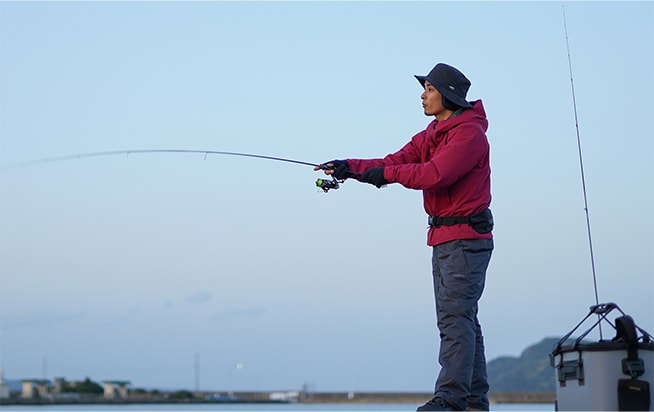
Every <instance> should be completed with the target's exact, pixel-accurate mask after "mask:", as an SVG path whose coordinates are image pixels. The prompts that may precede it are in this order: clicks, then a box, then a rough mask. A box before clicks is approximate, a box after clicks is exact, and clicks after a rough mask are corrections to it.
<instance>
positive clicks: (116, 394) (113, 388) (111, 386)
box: [103, 381, 131, 399]
mask: <svg viewBox="0 0 654 412" xmlns="http://www.w3.org/2000/svg"><path fill="white" fill-rule="evenodd" d="M103 383H104V397H105V398H107V399H127V395H128V391H127V386H129V385H130V383H131V382H130V381H104V382H103Z"/></svg>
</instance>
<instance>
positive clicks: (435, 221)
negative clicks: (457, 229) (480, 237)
mask: <svg viewBox="0 0 654 412" xmlns="http://www.w3.org/2000/svg"><path fill="white" fill-rule="evenodd" d="M427 222H428V223H429V226H434V227H441V226H454V225H469V224H470V216H429V219H427Z"/></svg>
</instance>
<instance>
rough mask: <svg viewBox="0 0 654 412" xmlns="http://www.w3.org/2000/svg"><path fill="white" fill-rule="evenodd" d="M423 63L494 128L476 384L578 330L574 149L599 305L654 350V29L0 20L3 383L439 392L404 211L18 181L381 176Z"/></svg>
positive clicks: (154, 11) (211, 17)
mask: <svg viewBox="0 0 654 412" xmlns="http://www.w3.org/2000/svg"><path fill="white" fill-rule="evenodd" d="M563 12H565V19H566V22H567V30H568V40H569V48H570V57H571V62H572V73H573V75H572V80H573V83H574V90H575V101H576V109H577V119H578V123H576V121H575V112H574V107H573V99H572V88H571V76H570V72H569V66H568V53H567V48H566V35H565V30H564V20H563ZM438 62H445V63H449V64H451V65H454V66H455V67H457V68H459V69H460V70H461V71H463V72H464V73H465V74H466V75H467V77H468V78H469V79H470V80H471V81H472V87H471V88H470V91H469V93H468V99H469V100H476V99H482V101H483V102H484V105H485V108H486V111H487V114H488V119H489V129H488V139H489V141H490V144H491V167H492V195H493V202H492V205H491V208H492V210H493V213H494V216H495V222H496V225H495V231H494V236H495V251H494V254H493V258H492V260H491V264H490V267H489V269H488V273H487V282H486V289H485V291H484V295H483V297H482V299H481V301H480V314H479V317H480V321H481V324H482V328H483V330H484V336H485V342H486V355H487V359H488V360H489V361H490V360H492V359H495V358H497V357H500V356H519V355H520V353H521V352H522V350H523V349H525V348H526V347H528V346H529V345H532V344H535V343H538V342H540V341H541V340H542V339H544V338H546V337H554V336H562V335H564V334H565V333H567V332H568V331H570V330H571V329H572V328H573V327H574V326H575V325H576V324H577V323H578V322H579V321H580V320H581V319H582V318H583V317H584V316H586V314H588V312H589V308H590V306H591V305H594V304H595V303H596V299H595V292H594V287H593V272H592V265H591V259H590V248H589V239H588V234H587V226H586V213H585V209H584V208H585V206H584V196H583V190H582V179H581V169H580V159H579V152H578V146H577V135H576V131H577V128H576V124H578V130H579V136H580V141H581V147H582V154H583V165H584V173H585V183H586V193H587V202H588V216H589V221H590V227H591V234H592V244H593V253H594V264H595V273H596V279H597V292H598V300H599V302H601V303H604V302H615V303H617V304H618V305H619V307H620V308H621V309H622V310H623V311H625V312H626V313H627V314H629V315H631V316H632V317H633V318H634V320H635V321H636V323H637V324H638V325H639V326H641V327H642V328H644V329H645V330H647V331H649V332H650V333H654V296H653V295H654V292H653V291H654V263H653V260H652V256H653V254H654V253H653V252H654V237H653V236H652V233H653V232H654V220H653V219H651V218H650V217H649V216H650V215H651V212H650V211H649V207H651V205H652V204H654V190H653V189H654V186H653V185H652V177H653V173H652V164H653V163H654V162H653V161H654V139H653V137H654V123H652V113H654V103H653V101H654V100H653V99H652V95H653V94H654V79H653V78H654V77H653V76H652V73H654V3H653V2H490V1H489V2H426V1H425V2H340V1H339V2H336V1H335V2H209V1H206V2H185V3H182V2H20V3H19V2H0V151H1V154H0V162H1V164H2V172H1V173H0V184H1V191H0V196H1V198H0V206H1V209H0V212H1V214H0V225H1V226H0V228H1V231H0V233H1V234H0V367H2V370H3V372H4V375H5V378H7V379H26V378H42V377H45V378H48V379H52V378H54V377H60V376H61V377H65V378H66V379H68V380H81V379H84V378H85V377H87V376H88V377H91V378H92V379H94V380H96V381H103V380H129V381H131V383H132V387H137V388H160V389H182V388H185V389H201V390H216V391H220V390H222V391H225V390H297V389H300V388H302V387H303V386H304V385H307V387H308V388H310V389H312V390H317V391H350V390H352V391H416V392H419V391H430V390H432V389H433V384H434V381H435V378H436V375H437V373H438V369H439V367H438V364H437V352H438V345H439V343H438V334H437V331H436V325H435V310H434V302H433V289H432V279H431V248H429V247H428V246H427V245H426V231H427V217H426V214H425V212H424V210H423V208H422V196H421V193H420V192H418V191H414V190H409V189H406V188H403V187H401V186H399V185H389V186H388V187H386V188H383V189H377V188H375V187H373V186H371V185H366V184H360V183H358V182H354V181H346V182H345V183H344V184H343V185H342V186H341V188H339V189H338V190H334V191H331V192H329V193H327V194H325V193H322V192H320V191H319V190H318V189H317V188H316V187H315V180H316V179H317V178H319V177H323V175H321V174H320V173H317V172H314V171H313V170H312V168H311V167H310V166H305V165H298V164H292V163H285V162H276V161H271V160H264V159H253V158H243V157H230V156H219V155H209V156H206V158H205V156H204V155H203V154H180V153H176V154H175V153H173V154H162V153H157V154H132V155H130V156H126V155H122V156H105V157H93V158H81V159H76V160H68V161H61V162H50V163H41V164H36V165H31V166H22V167H16V166H17V165H20V164H21V163H22V162H26V161H30V160H33V159H41V158H48V157H56V156H66V155H73V154H78V153H88V152H98V151H111V150H134V149H190V150H218V151H234V152H245V153H251V154H260V155H267V156H277V157H283V158H290V159H295V160H300V161H305V162H309V163H321V162H326V161H328V160H332V159H342V158H348V157H349V158H375V157H383V156H384V155H386V154H388V153H392V152H395V151H396V150H398V149H399V148H400V147H402V146H403V145H404V144H405V143H406V142H408V141H409V139H410V138H411V136H413V135H414V134H415V133H417V132H419V131H420V130H423V129H424V128H425V127H426V125H427V124H428V123H429V122H430V121H431V118H428V117H425V115H424V114H423V112H422V108H421V101H420V94H421V93H422V89H421V87H420V84H419V83H418V82H417V81H416V80H415V78H414V77H413V76H414V75H415V74H423V75H424V74H426V73H428V72H429V70H430V69H431V68H432V67H433V66H434V65H435V64H436V63H438ZM618 315H619V314H618V313H616V314H615V316H613V315H611V316H610V318H614V317H617V316H618ZM604 333H605V334H606V335H608V336H604V337H605V338H607V337H608V338H610V337H612V335H611V330H610V327H609V328H608V329H607V328H604ZM591 338H594V339H599V338H600V337H594V335H591ZM552 373H553V375H552V378H553V379H554V372H552Z"/></svg>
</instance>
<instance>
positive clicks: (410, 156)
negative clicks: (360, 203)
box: [347, 131, 425, 173]
mask: <svg viewBox="0 0 654 412" xmlns="http://www.w3.org/2000/svg"><path fill="white" fill-rule="evenodd" d="M424 138H425V132H424V131H422V132H420V133H418V134H416V135H415V136H413V137H412V138H411V141H409V143H407V144H406V145H404V147H402V148H401V149H400V150H398V151H397V152H395V153H391V154H389V155H387V156H386V157H384V158H383V159H347V163H348V165H349V166H350V170H352V171H353V172H357V173H363V172H365V171H366V170H368V169H370V168H372V167H388V166H393V165H402V164H407V163H420V151H419V150H418V147H420V146H419V143H418V142H419V141H420V140H421V139H424Z"/></svg>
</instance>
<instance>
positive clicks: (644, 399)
mask: <svg viewBox="0 0 654 412" xmlns="http://www.w3.org/2000/svg"><path fill="white" fill-rule="evenodd" d="M613 309H618V310H620V308H618V307H617V305H615V304H613V303H609V304H601V305H596V306H592V307H591V312H590V313H589V315H588V316H586V318H584V319H583V320H582V321H581V322H580V323H579V324H578V325H577V326H576V327H575V328H574V329H573V330H572V331H571V332H570V333H568V334H567V335H566V336H564V337H563V338H562V339H561V340H560V341H559V343H558V344H557V345H556V346H555V348H554V350H553V351H552V353H551V354H550V361H551V364H552V366H553V367H554V368H555V379H556V381H555V382H556V410H557V411H620V410H630V411H634V410H645V411H647V410H649V411H652V410H654V339H653V338H652V336H651V335H650V334H648V333H647V332H645V331H644V330H642V329H641V328H638V327H637V326H636V325H635V323H634V322H633V319H631V317H629V316H627V315H624V312H622V311H621V310H620V312H621V313H622V314H623V316H621V317H619V318H616V319H615V324H612V323H610V322H609V321H608V320H607V319H606V315H607V314H608V313H609V312H610V311H611V310H613ZM592 314H597V315H598V317H599V320H598V321H597V322H596V323H595V324H594V325H593V326H592V327H591V328H590V329H589V330H587V331H586V332H585V333H583V334H582V335H581V336H580V337H578V338H576V339H574V340H572V341H571V342H568V343H567V344H566V341H567V340H568V339H569V338H570V336H571V335H572V333H573V332H574V331H575V330H576V329H577V328H578V327H579V326H580V325H581V324H582V323H584V321H585V320H586V319H588V317H589V316H590V315H592ZM602 321H604V322H606V323H608V324H609V325H611V327H612V328H613V329H614V330H615V332H616V336H615V337H614V338H613V339H612V340H608V341H607V340H602V341H598V342H586V341H583V339H584V337H586V335H588V333H589V332H590V331H591V330H592V329H594V328H595V327H596V326H597V325H599V324H600V322H602ZM639 331H640V332H641V333H642V336H640V337H638V332H639Z"/></svg>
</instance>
